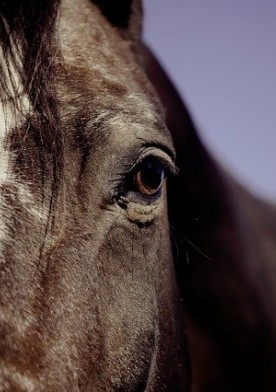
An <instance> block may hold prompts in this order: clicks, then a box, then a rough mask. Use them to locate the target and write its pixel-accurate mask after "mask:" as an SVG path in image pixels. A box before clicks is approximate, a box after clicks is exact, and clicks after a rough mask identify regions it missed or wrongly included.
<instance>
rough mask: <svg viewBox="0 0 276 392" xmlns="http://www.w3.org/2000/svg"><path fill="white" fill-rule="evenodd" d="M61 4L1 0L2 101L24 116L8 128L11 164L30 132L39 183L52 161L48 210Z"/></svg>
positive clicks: (58, 177)
mask: <svg viewBox="0 0 276 392" xmlns="http://www.w3.org/2000/svg"><path fill="white" fill-rule="evenodd" d="M59 5H60V0H51V1H44V0H0V51H1V58H0V94H1V101H2V103H3V105H6V104H8V105H9V107H11V108H12V114H13V116H15V120H16V117H17V116H21V117H22V114H23V116H24V124H23V125H22V124H21V126H20V131H19V130H18V129H17V130H16V131H14V130H13V132H12V133H11V135H8V133H7V135H8V136H9V137H10V138H11V140H10V139H9V141H10V143H11V144H15V145H16V146H20V147H19V148H18V149H17V151H16V157H15V162H13V164H14V166H15V167H16V166H17V165H18V164H19V162H22V156H24V152H23V151H24V143H26V141H27V140H30V138H32V139H33V140H34V142H35V145H36V146H37V151H38V156H39V163H40V173H41V181H42V185H43V184H44V181H45V173H46V171H47V173H48V172H49V166H50V167H51V180H50V181H51V196H50V201H49V211H50V212H51V211H52V210H53V206H54V204H55V202H56V199H57V195H58V193H59V189H60V184H61V183H62V176H63V134H62V128H61V126H60V116H59V109H58V102H57V98H56V92H55V72H54V65H53V63H54V61H53V59H54V57H55V56H56V54H57V50H58V47H57V45H56V42H55V21H56V18H57V14H58V9H59ZM23 97H24V98H27V100H28V106H29V107H28V112H27V113H23V106H24V105H22V100H23ZM15 123H16V122H15ZM16 125H17V123H16ZM19 139H20V140H19ZM25 159H30V158H25ZM23 160H24V159H23ZM49 161H50V163H49ZM46 167H47V169H46ZM42 188H43V186H42ZM43 192H44V191H43V190H42V193H43ZM52 215H53V214H52Z"/></svg>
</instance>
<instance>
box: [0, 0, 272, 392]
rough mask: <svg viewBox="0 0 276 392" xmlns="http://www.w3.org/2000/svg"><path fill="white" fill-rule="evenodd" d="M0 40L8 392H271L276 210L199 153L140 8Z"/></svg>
mask: <svg viewBox="0 0 276 392" xmlns="http://www.w3.org/2000/svg"><path fill="white" fill-rule="evenodd" d="M0 26H1V27H0V28H1V34H0V42H1V45H0V46H1V60H0V72H1V81H0V86H1V87H0V89H1V90H0V94H1V110H2V115H1V128H0V172H1V175H0V188H1V196H0V262H1V263H0V269H1V274H0V279H1V283H0V301H1V311H0V331H1V343H0V386H1V387H0V389H1V390H3V391H46V390H47V391H136V392H138V391H144V390H145V391H164V390H170V391H190V390H191V391H196V392H197V391H214V392H216V391H226V392H227V391H234V390H235V391H246V390H251V391H272V390H275V363H276V361H275V359H276V358H275V356H276V347H275V330H276V329H275V323H276V320H275V299H276V295H275V294H276V293H275V285H274V282H273V278H274V276H275V272H276V271H275V268H276V267H275V263H274V255H275V254H276V250H275V233H276V224H275V220H274V219H273V216H274V214H275V207H274V206H270V205H267V204H265V203H264V202H262V201H259V200H257V199H256V198H255V197H253V196H251V195H250V194H249V193H248V192H247V191H246V190H244V189H243V188H242V186H240V185H239V184H237V183H236V182H235V181H234V180H233V179H232V178H231V177H230V176H229V175H228V174H227V173H225V172H224V171H223V170H222V169H221V168H220V167H219V166H218V164H217V163H216V162H215V161H214V160H213V158H212V157H211V156H210V155H209V154H208V152H207V151H206V150H205V148H204V147H203V145H202V143H201V141H200V140H199V138H198V136H197V133H196V130H195V127H194V125H193V122H192V120H191V118H190V116H189V114H188V112H187V110H186V108H185V106H184V104H183V103H182V101H181V100H180V98H179V96H178V94H177V92H176V90H175V88H174V87H173V85H172V84H171V82H170V80H169V79H168V77H167V76H166V74H165V72H164V71H163V69H162V67H161V65H160V64H159V63H158V61H157V60H156V59H155V57H154V55H153V54H152V53H151V51H150V50H149V49H148V48H147V47H146V46H145V45H144V44H143V42H142V38H141V31H142V5H141V3H140V1H138V0H132V1H131V0H122V1H120V2H117V4H115V2H112V1H111V0H75V1H73V0H53V1H51V2H42V1H38V0H17V1H13V0H12V1H9V2H8V3H7V2H6V1H5V0H1V1H0Z"/></svg>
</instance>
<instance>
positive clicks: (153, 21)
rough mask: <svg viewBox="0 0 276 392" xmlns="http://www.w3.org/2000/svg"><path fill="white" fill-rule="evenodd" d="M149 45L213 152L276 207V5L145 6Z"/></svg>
mask: <svg viewBox="0 0 276 392" xmlns="http://www.w3.org/2000/svg"><path fill="white" fill-rule="evenodd" d="M144 8H145V28H144V32H145V39H146V41H147V42H148V43H149V44H150V46H151V47H152V48H153V49H154V51H155V53H156V54H157V55H158V57H159V59H160V60H161V61H162V63H163V64H164V65H165V67H166V69H167V70H168V71H169V73H170V75H171V77H172V79H173V80H174V82H175V84H176V86H177V87H178V90H179V92H180V93H181V95H182V96H183V97H184V98H185V100H186V103H187V104H188V106H189V108H190V111H191V113H192V114H193V118H194V120H195V122H196V124H197V126H198V129H199V131H200V134H201V136H202V138H203V139H204V141H205V143H206V144H207V145H208V147H209V149H211V151H212V152H213V153H214V154H215V155H216V156H217V157H218V159H219V160H220V161H221V162H223V165H224V166H226V167H227V168H228V170H230V171H231V172H232V173H234V175H235V176H236V177H237V178H239V179H240V181H242V182H243V183H244V184H246V185H247V186H249V187H250V188H251V189H253V190H254V191H255V192H257V193H258V194H261V195H263V196H264V197H266V198H270V199H275V200H276V178H275V177H276V173H275V172H276V1H275V0H231V1H229V0H208V1H206V0H186V1H185V0H162V1H161V0H144Z"/></svg>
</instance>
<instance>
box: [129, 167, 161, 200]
mask: <svg viewBox="0 0 276 392" xmlns="http://www.w3.org/2000/svg"><path fill="white" fill-rule="evenodd" d="M163 180H164V168H163V165H162V164H161V163H160V162H157V161H156V160H147V161H146V162H144V163H143V164H142V165H141V166H140V168H139V171H138V172H137V173H136V175H135V187H136V190H137V191H138V192H139V193H141V194H144V195H147V196H153V195H155V194H156V193H157V192H158V191H159V190H160V189H161V187H162V184H163Z"/></svg>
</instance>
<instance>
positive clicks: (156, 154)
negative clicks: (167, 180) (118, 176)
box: [128, 147, 179, 175]
mask: <svg viewBox="0 0 276 392" xmlns="http://www.w3.org/2000/svg"><path fill="white" fill-rule="evenodd" d="M148 157H151V158H155V159H158V160H160V161H161V162H162V164H163V165H164V168H165V171H166V174H171V175H177V174H178V172H179V169H178V167H177V166H176V164H175V163H174V161H173V160H172V158H171V157H170V156H169V155H168V153H166V152H165V151H163V150H162V149H160V148H158V147H148V148H146V149H145V150H144V151H143V152H142V153H141V154H140V155H139V156H138V158H137V159H136V160H135V162H134V164H133V165H132V166H131V167H130V169H129V170H128V173H131V172H133V171H135V169H136V168H138V167H139V165H140V164H141V163H142V162H143V161H144V160H145V159H146V158H148Z"/></svg>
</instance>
